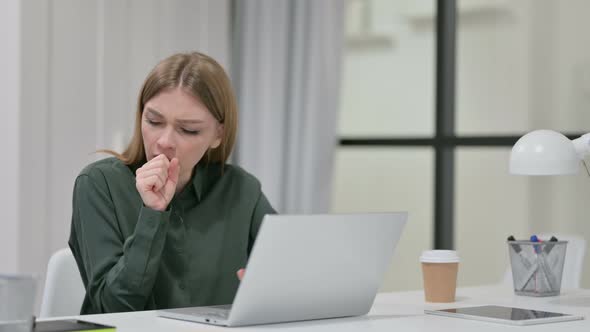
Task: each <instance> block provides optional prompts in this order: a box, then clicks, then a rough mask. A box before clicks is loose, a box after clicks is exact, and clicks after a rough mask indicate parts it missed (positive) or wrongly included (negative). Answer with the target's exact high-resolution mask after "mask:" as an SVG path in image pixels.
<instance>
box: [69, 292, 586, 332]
mask: <svg viewBox="0 0 590 332" xmlns="http://www.w3.org/2000/svg"><path fill="white" fill-rule="evenodd" d="M485 304H495V305H504V306H515V307H523V308H530V309H538V310H545V311H557V312H563V313H570V314H578V315H582V316H584V317H585V319H584V320H579V321H571V322H561V323H553V324H543V325H533V326H526V327H519V326H510V325H504V324H495V323H487V322H480V321H472V320H466V319H457V318H448V317H439V316H432V315H425V314H424V309H444V308H451V307H459V306H462V307H467V306H472V305H485ZM79 318H81V319H84V320H88V321H93V322H98V323H103V324H108V325H115V326H116V327H117V331H118V332H151V331H166V332H168V331H169V332H189V331H190V332H197V331H201V330H231V331H234V332H235V331H265V332H271V331H293V332H296V331H306V332H309V331H314V332H315V331H329V332H346V331H355V332H357V331H387V332H401V331H404V332H405V331H449V332H450V331H453V332H455V331H469V332H471V331H477V332H485V331H503V330H515V331H516V330H518V331H524V330H527V331H533V330H534V331H535V332H543V331H550V332H555V331H556V330H557V329H561V330H563V329H567V331H568V332H578V331H579V332H582V331H584V332H588V331H590V289H583V290H582V289H580V290H563V291H562V294H561V296H557V297H545V298H534V297H527V296H516V295H514V294H513V292H512V290H511V289H507V288H506V286H502V285H492V286H484V287H473V288H462V289H458V290H457V301H456V302H455V303H450V304H448V303H447V304H430V303H425V302H424V297H423V293H422V291H413V292H399V293H381V294H379V295H378V296H377V299H376V300H375V304H374V305H373V308H372V309H371V312H370V313H369V315H367V316H362V317H351V318H341V319H327V320H317V321H308V322H296V323H286V324H270V325H259V326H249V327H239V328H221V327H215V326H210V325H204V324H198V323H190V322H183V321H177V320H172V319H165V318H159V317H157V315H156V312H155V311H143V312H131V313H119V314H105V315H87V316H80V317H79Z"/></svg>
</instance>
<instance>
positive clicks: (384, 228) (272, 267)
mask: <svg viewBox="0 0 590 332" xmlns="http://www.w3.org/2000/svg"><path fill="white" fill-rule="evenodd" d="M406 221H407V213H406V212H398V213H363V214H325V215H266V216H265V217H264V219H263V221H262V225H261V227H260V230H259V232H258V236H257V238H256V241H255V243H254V246H253V248H252V252H251V254H250V258H249V260H248V263H247V266H246V273H245V275H244V278H243V279H242V281H241V282H240V286H239V287H238V291H237V293H236V296H235V298H234V302H233V304H231V305H225V306H206V307H189V308H177V309H166V310H160V311H158V316H160V317H165V318H174V319H181V320H186V321H193V322H200V323H207V324H214V325H221V326H244V325H257V324H269V323H279V322H293V321H302V320H313V319H324V318H336V317H348V316H360V315H365V314H366V313H368V312H369V310H370V309H371V306H372V305H373V301H374V299H375V295H376V294H377V291H378V290H379V287H380V285H381V283H382V281H383V277H384V275H385V272H386V270H387V268H388V266H389V263H390V262H391V259H392V256H393V252H394V249H395V247H396V245H397V243H398V241H399V239H400V236H401V234H402V230H403V228H404V226H405V224H406Z"/></svg>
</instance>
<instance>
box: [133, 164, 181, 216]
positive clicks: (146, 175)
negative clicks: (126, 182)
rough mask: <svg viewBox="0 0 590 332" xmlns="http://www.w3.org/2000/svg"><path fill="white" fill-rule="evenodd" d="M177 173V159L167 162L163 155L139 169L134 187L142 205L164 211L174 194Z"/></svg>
mask: <svg viewBox="0 0 590 332" xmlns="http://www.w3.org/2000/svg"><path fill="white" fill-rule="evenodd" d="M179 173H180V165H179V164H178V159H177V158H172V160H171V161H168V158H167V157H166V156H165V155H163V154H161V155H159V156H157V157H155V158H153V159H152V160H150V161H148V162H147V163H145V164H144V165H143V166H142V167H140V168H139V169H138V170H137V171H136V172H135V187H136V188H137V191H138V192H139V195H140V196H141V199H142V200H143V204H144V205H145V206H147V207H149V208H151V209H153V210H158V211H164V210H166V208H167V207H168V204H170V201H171V200H172V197H174V193H175V192H176V184H177V183H178V174H179Z"/></svg>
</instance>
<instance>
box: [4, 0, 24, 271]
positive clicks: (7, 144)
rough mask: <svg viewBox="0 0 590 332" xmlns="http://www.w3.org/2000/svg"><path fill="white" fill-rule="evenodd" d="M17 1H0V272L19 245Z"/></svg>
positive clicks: (10, 267)
mask: <svg viewBox="0 0 590 332" xmlns="http://www.w3.org/2000/svg"><path fill="white" fill-rule="evenodd" d="M20 36H21V31H20V3H19V0H7V1H2V2H0V47H1V49H2V52H0V73H2V79H1V80H0V103H1V105H0V108H1V109H2V111H0V142H2V145H3V147H4V148H3V151H2V157H1V158H0V160H1V166H0V183H1V184H2V188H3V189H2V190H0V229H2V232H0V271H1V272H17V271H18V255H17V250H16V249H17V247H18V244H19V239H18V235H19V230H18V225H19V224H18V222H17V221H18V217H19V213H18V212H19V211H18V195H19V191H20V190H19V183H18V175H19V162H18V159H19V115H20V99H19V98H20V73H19V67H20V56H21V52H20V48H19V42H20Z"/></svg>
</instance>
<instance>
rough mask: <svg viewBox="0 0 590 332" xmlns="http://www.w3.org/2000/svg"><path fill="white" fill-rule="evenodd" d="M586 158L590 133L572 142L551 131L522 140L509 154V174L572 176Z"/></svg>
mask: <svg viewBox="0 0 590 332" xmlns="http://www.w3.org/2000/svg"><path fill="white" fill-rule="evenodd" d="M587 155H590V133H589V134H585V135H583V136H581V137H579V138H576V139H575V140H571V141H570V140H569V139H568V138H567V137H565V136H564V135H562V134H560V133H558V132H555V131H552V130H535V131H532V132H530V133H528V134H526V135H524V136H522V137H521V138H520V139H519V140H518V141H517V142H516V144H514V147H513V148H512V152H511V153H510V173H511V174H519V175H561V174H576V173H577V172H578V171H579V168H580V161H582V162H584V165H585V166H586V170H587V171H588V172H589V173H588V174H590V171H589V170H588V165H586V162H585V161H584V158H585V157H586V156H587Z"/></svg>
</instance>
